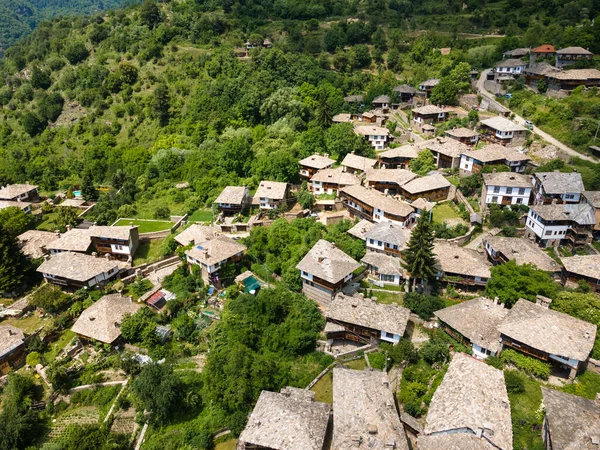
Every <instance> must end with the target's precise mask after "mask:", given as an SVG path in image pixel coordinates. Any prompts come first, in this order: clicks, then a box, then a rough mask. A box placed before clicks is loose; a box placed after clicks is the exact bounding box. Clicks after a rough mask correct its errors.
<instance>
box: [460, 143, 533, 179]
mask: <svg viewBox="0 0 600 450" xmlns="http://www.w3.org/2000/svg"><path fill="white" fill-rule="evenodd" d="M463 155H465V156H469V157H471V158H474V159H476V160H477V161H481V162H483V163H490V162H493V161H502V160H506V161H511V162H517V161H529V160H530V159H531V158H530V157H529V156H527V155H526V154H524V153H521V152H518V151H516V150H515V149H513V148H510V147H505V146H504V145H500V144H489V145H486V146H485V147H483V148H482V149H481V150H467V151H466V152H464V153H463ZM529 184H531V182H530V183H529Z"/></svg>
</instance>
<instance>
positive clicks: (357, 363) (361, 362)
mask: <svg viewBox="0 0 600 450" xmlns="http://www.w3.org/2000/svg"><path fill="white" fill-rule="evenodd" d="M344 365H345V366H346V367H347V368H348V369H354V370H365V368H366V367H367V363H366V362H365V358H362V357H361V358H359V359H355V360H352V361H349V362H347V363H344Z"/></svg>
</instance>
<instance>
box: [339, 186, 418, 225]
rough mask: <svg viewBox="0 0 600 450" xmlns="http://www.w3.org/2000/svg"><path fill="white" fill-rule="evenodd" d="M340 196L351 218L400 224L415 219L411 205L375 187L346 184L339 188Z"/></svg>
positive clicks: (407, 223) (409, 222)
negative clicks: (368, 187)
mask: <svg viewBox="0 0 600 450" xmlns="http://www.w3.org/2000/svg"><path fill="white" fill-rule="evenodd" d="M340 197H341V198H342V200H343V202H344V206H345V207H346V208H347V209H348V212H349V213H350V217H351V218H354V217H358V218H360V219H367V220H371V221H373V222H396V223H398V224H400V225H402V226H408V225H410V224H411V223H413V222H414V221H415V217H414V208H413V207H412V206H410V205H409V204H408V203H406V202H402V201H399V200H396V199H395V198H393V197H390V196H387V195H385V194H382V193H381V192H379V191H376V190H375V189H367V188H365V187H363V186H361V185H359V184H356V185H353V186H346V187H345V188H343V189H341V190H340Z"/></svg>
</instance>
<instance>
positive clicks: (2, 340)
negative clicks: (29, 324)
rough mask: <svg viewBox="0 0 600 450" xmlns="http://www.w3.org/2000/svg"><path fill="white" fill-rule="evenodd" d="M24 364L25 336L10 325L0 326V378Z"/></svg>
mask: <svg viewBox="0 0 600 450" xmlns="http://www.w3.org/2000/svg"><path fill="white" fill-rule="evenodd" d="M24 362H25V334H24V333H23V330H21V329H20V328H17V327H13V326H12V325H2V324H0V377H1V376H3V375H6V374H7V373H8V372H10V371H11V370H12V369H16V368H18V367H19V366H21V365H23V363H24Z"/></svg>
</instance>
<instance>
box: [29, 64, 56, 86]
mask: <svg viewBox="0 0 600 450" xmlns="http://www.w3.org/2000/svg"><path fill="white" fill-rule="evenodd" d="M29 81H30V82H31V85H32V86H33V87H34V88H35V89H48V88H49V87H50V86H51V85H52V80H51V79H50V73H48V72H47V71H45V70H42V69H40V68H39V67H38V66H37V65H36V66H33V68H32V69H31V79H30V80H29Z"/></svg>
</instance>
